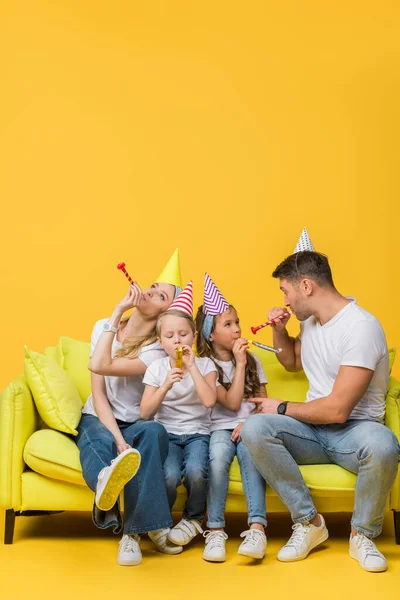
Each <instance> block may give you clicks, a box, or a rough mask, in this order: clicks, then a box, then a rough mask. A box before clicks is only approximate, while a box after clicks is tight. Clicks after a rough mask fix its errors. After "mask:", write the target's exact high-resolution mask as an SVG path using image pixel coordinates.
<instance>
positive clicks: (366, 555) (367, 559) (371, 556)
mask: <svg viewBox="0 0 400 600" xmlns="http://www.w3.org/2000/svg"><path fill="white" fill-rule="evenodd" d="M350 556H351V558H354V559H355V560H358V562H359V563H360V565H361V566H362V568H363V569H365V570H366V571H370V572H372V573H380V572H381V571H386V569H387V567H388V565H387V562H386V558H385V557H384V556H383V554H382V553H381V552H379V550H378V548H377V547H376V546H375V544H374V542H373V541H372V540H370V539H369V538H367V537H366V536H365V535H363V534H362V533H357V535H355V536H354V537H352V536H350Z"/></svg>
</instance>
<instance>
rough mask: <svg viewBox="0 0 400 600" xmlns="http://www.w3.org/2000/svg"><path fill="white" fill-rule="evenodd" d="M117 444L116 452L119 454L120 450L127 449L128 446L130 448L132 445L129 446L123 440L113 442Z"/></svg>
mask: <svg viewBox="0 0 400 600" xmlns="http://www.w3.org/2000/svg"><path fill="white" fill-rule="evenodd" d="M115 443H116V444H117V452H118V454H121V452H124V451H125V450H128V449H129V448H132V446H130V445H129V444H127V443H126V441H125V440H121V441H118V442H115Z"/></svg>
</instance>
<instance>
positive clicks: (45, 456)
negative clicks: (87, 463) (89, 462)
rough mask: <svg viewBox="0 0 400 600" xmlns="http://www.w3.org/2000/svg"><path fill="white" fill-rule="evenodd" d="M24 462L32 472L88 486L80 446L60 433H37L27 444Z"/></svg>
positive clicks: (44, 431)
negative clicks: (84, 476)
mask: <svg viewBox="0 0 400 600" xmlns="http://www.w3.org/2000/svg"><path fill="white" fill-rule="evenodd" d="M24 461H25V462H26V464H27V465H28V467H30V468H31V469H32V471H36V473H40V474H41V475H45V476H46V477H51V478H52V479H60V480H61V481H68V483H75V484H77V485H86V483H85V480H84V479H83V477H82V469H81V463H80V460H79V449H78V446H77V445H76V444H75V442H74V440H73V439H72V438H70V437H68V436H67V435H65V434H64V433H60V432H59V431H54V430H53V429H42V430H40V431H35V433H33V434H32V435H31V437H30V438H29V439H28V441H27V442H26V444H25V448H24Z"/></svg>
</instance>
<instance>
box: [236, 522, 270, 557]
mask: <svg viewBox="0 0 400 600" xmlns="http://www.w3.org/2000/svg"><path fill="white" fill-rule="evenodd" d="M240 537H244V540H243V542H242V543H241V544H240V546H239V550H238V554H241V555H243V556H249V557H250V558H258V559H261V558H264V556H265V550H266V548H267V538H266V535H265V533H264V532H263V531H261V530H260V529H248V530H247V531H243V533H241V534H240Z"/></svg>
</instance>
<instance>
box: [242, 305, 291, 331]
mask: <svg viewBox="0 0 400 600" xmlns="http://www.w3.org/2000/svg"><path fill="white" fill-rule="evenodd" d="M291 314H292V311H291V310H287V311H286V312H284V313H283V314H282V315H279V317H275V318H274V319H270V320H269V321H266V322H265V323H262V324H261V325H259V326H258V327H251V332H252V334H253V335H255V334H256V333H257V331H258V330H259V329H262V328H263V327H268V325H272V323H276V322H277V321H282V320H283V319H286V317H289V316H290V315H291Z"/></svg>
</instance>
